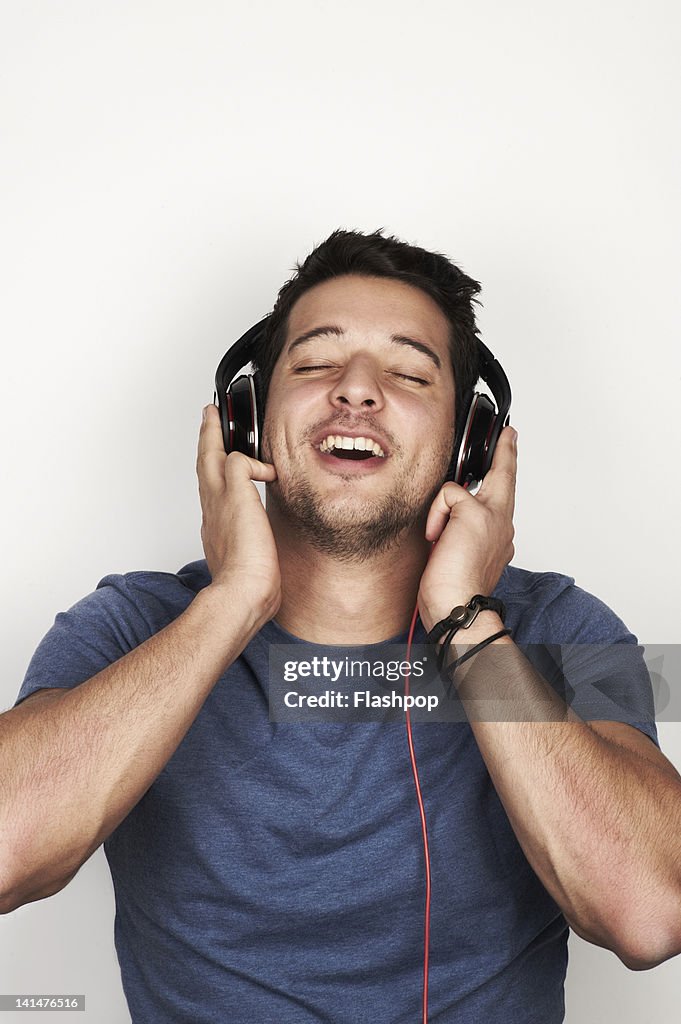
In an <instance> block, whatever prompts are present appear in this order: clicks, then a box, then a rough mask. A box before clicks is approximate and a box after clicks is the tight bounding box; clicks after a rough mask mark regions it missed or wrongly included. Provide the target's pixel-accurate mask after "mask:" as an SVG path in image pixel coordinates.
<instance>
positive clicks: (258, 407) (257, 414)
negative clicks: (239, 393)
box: [253, 370, 265, 459]
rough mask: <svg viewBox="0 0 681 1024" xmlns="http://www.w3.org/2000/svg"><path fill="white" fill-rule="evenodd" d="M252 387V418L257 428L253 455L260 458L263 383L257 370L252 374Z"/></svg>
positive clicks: (263, 413) (263, 399)
mask: <svg viewBox="0 0 681 1024" xmlns="http://www.w3.org/2000/svg"><path fill="white" fill-rule="evenodd" d="M253 388H254V391H255V409H254V420H255V423H256V424H257V428H258V432H257V444H256V452H255V455H254V456H253V457H254V458H256V459H260V458H261V454H262V427H263V423H264V422H265V385H264V384H263V379H262V376H261V374H260V371H259V370H256V371H255V373H254V374H253Z"/></svg>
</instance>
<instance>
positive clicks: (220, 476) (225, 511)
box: [196, 405, 281, 621]
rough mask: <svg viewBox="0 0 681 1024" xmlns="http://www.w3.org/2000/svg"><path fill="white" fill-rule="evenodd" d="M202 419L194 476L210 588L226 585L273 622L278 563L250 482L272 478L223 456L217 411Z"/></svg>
mask: <svg viewBox="0 0 681 1024" xmlns="http://www.w3.org/2000/svg"><path fill="white" fill-rule="evenodd" d="M204 413H205V416H204V420H203V423H202V424H201V430H200V432H199V446H198V454H197V458H196V472H197V475H198V478H199V497H200V499H201V509H202V511H203V520H202V524H201V542H202V544H203V550H204V552H205V554H206V561H207V563H208V569H209V571H210V574H211V577H212V583H213V584H214V585H216V586H221V585H223V584H226V585H227V587H228V588H229V590H230V592H231V593H236V594H238V595H239V600H240V601H246V602H248V603H250V605H251V607H253V608H254V610H255V611H256V613H257V614H259V615H260V614H262V615H264V614H266V615H267V618H272V617H273V616H274V615H276V613H277V611H278V609H279V605H280V604H281V575H280V572H279V558H278V555H277V546H276V543H275V540H274V535H273V533H272V528H271V526H270V521H269V519H268V518H267V512H266V511H265V508H264V506H263V504H262V501H261V500H260V495H259V494H258V491H257V489H256V487H255V484H254V483H253V481H255V480H258V481H261V482H271V481H273V480H276V477H277V472H276V470H275V468H274V466H272V465H270V464H269V463H266V462H259V461H258V460H257V459H251V458H249V456H248V455H244V454H242V453H241V452H230V454H229V455H227V453H226V452H225V445H224V441H223V438H222V426H221V424H220V413H219V411H218V408H217V406H215V405H208V406H206V408H205V410H204ZM265 621H267V620H265Z"/></svg>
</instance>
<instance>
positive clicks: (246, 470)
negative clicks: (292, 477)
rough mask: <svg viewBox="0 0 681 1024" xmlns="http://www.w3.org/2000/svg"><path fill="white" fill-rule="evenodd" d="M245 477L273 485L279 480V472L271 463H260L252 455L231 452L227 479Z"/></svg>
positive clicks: (227, 463)
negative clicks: (274, 481)
mask: <svg viewBox="0 0 681 1024" xmlns="http://www.w3.org/2000/svg"><path fill="white" fill-rule="evenodd" d="M235 476H238V477H245V478H246V479H247V480H258V481H260V482H261V483H271V481H272V480H276V479H277V471H276V469H275V468H274V466H273V465H272V464H271V463H269V462H260V460H259V459H252V458H251V457H250V455H244V453H243V452H230V454H229V455H228V456H227V461H226V464H225V479H226V480H228V482H229V478H230V477H231V478H234V477H235Z"/></svg>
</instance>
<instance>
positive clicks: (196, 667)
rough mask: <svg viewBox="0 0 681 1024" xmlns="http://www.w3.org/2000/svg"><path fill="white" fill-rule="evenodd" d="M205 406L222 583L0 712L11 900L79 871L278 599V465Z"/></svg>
mask: <svg viewBox="0 0 681 1024" xmlns="http://www.w3.org/2000/svg"><path fill="white" fill-rule="evenodd" d="M206 412H207V416H206V418H205V420H204V423H203V425H202V427H201V433H200V436H199V449H198V456H197V473H198V478H199V494H200V497H201V505H202V510H203V522H202V526H201V539H202V542H203V546H204V550H205V552H206V560H207V563H208V568H209V570H210V573H211V578H212V583H211V584H210V585H209V586H208V587H206V588H204V589H203V590H202V591H200V592H199V594H198V595H197V596H196V597H195V599H194V600H193V601H192V603H191V604H190V606H189V607H188V608H187V610H186V611H185V612H183V613H182V615H180V616H178V618H176V619H175V620H174V621H173V622H171V623H170V624H169V625H168V626H166V627H165V629H162V630H160V631H159V632H158V633H156V634H155V635H154V636H152V637H150V638H149V639H148V640H146V641H145V642H144V643H142V644H140V645H139V647H136V648H135V649H134V650H132V651H130V652H129V653H128V654H126V655H124V656H123V657H122V658H120V659H119V660H118V661H116V662H115V663H114V664H112V665H109V666H108V667H107V668H105V669H103V670H102V671H101V672H98V673H97V674H96V675H95V676H93V677H92V678H91V679H88V680H87V681H86V682H84V683H81V684H80V685H79V686H76V687H74V688H73V689H70V690H65V691H59V692H53V691H50V692H48V693H46V694H45V695H44V696H42V697H40V698H38V697H36V698H35V699H30V698H28V699H27V700H26V701H24V702H23V703H22V704H20V705H19V706H18V707H16V708H13V709H12V710H10V711H7V712H5V714H3V715H0V912H3V913H7V912H9V911H11V910H14V909H15V908H16V907H18V906H21V905H22V904H23V903H29V902H31V901H32V900H37V899H42V898H44V897H46V896H50V895H52V894H53V893H55V892H58V891H59V890H60V889H62V888H63V887H64V886H65V885H66V884H67V883H68V882H69V881H70V880H71V878H73V876H74V874H75V873H76V872H77V871H78V869H79V867H80V866H81V864H83V863H84V861H86V860H87V858H88V857H89V856H90V855H91V854H92V853H93V852H94V850H96V849H97V847H98V846H99V845H100V844H101V843H102V842H103V841H104V840H105V839H106V838H107V836H109V835H110V834H111V832H112V831H113V830H114V829H115V828H116V826H117V825H118V824H120V822H121V821H122V820H123V818H125V816H126V815H127V814H128V813H129V811H130V810H131V809H132V808H133V807H134V806H135V804H136V803H137V802H138V801H139V800H140V799H141V797H142V796H143V795H144V793H145V792H146V791H147V790H148V789H149V787H150V786H151V784H152V783H153V781H154V779H155V778H156V777H157V775H158V774H159V772H160V771H161V770H162V768H163V767H164V765H165V764H166V763H167V762H168V761H169V759H170V758H171V756H172V755H173V753H174V752H175V750H176V749H177V747H178V745H179V744H180V742H181V741H182V739H183V737H184V736H185V734H186V733H187V730H188V729H189V727H190V726H191V724H192V722H193V721H194V719H195V718H196V716H197V714H198V713H199V711H200V710H201V707H202V705H203V703H204V701H205V700H206V697H207V696H208V694H209V693H210V691H211V689H212V688H213V686H214V685H215V683H216V682H217V680H218V679H219V678H220V676H221V675H222V674H223V673H224V672H225V671H226V669H227V668H228V667H229V666H230V665H231V664H232V662H233V661H234V660H235V659H236V658H237V657H238V656H239V654H240V653H241V651H242V650H243V649H244V647H245V646H246V645H247V643H248V642H249V640H250V639H251V638H252V637H253V636H254V635H255V633H257V632H258V630H259V629H260V627H261V626H262V625H263V624H264V623H265V622H266V621H268V619H270V618H272V616H274V615H275V614H276V612H277V610H278V608H279V604H280V602H281V578H280V573H279V563H278V558H277V550H276V545H275V542H274V537H273V536H272V531H271V528H270V524H269V520H268V518H267V513H266V512H265V509H264V508H263V505H262V503H261V501H260V497H259V495H258V492H257V490H256V487H255V483H254V481H256V480H258V481H272V480H274V479H275V478H276V472H275V470H274V467H273V466H270V465H267V464H265V463H262V462H259V461H257V460H256V459H250V458H248V457H247V456H245V455H242V454H241V453H239V452H233V453H232V454H230V455H229V456H228V455H226V453H225V450H224V446H223V442H222V431H221V427H220V420H219V415H218V410H217V409H216V408H215V407H214V406H208V407H207V410H206Z"/></svg>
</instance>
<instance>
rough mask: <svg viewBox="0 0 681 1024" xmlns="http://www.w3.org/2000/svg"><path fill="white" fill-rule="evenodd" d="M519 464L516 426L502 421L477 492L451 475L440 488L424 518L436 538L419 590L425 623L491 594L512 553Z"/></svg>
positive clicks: (428, 533) (428, 536)
mask: <svg viewBox="0 0 681 1024" xmlns="http://www.w3.org/2000/svg"><path fill="white" fill-rule="evenodd" d="M516 470H517V452H516V444H515V431H514V429H513V427H504V429H503V430H502V431H501V434H500V435H499V441H498V443H497V446H496V448H495V451H494V457H493V459H492V465H491V467H490V469H489V471H488V472H487V474H486V475H485V477H484V479H483V481H482V484H481V486H480V489H479V491H478V493H477V494H476V495H475V496H473V495H472V494H469V493H468V491H466V490H465V489H464V488H463V487H461V486H460V485H459V484H455V483H453V482H451V481H450V482H447V483H446V484H443V486H442V487H441V488H440V491H439V492H438V494H437V496H436V498H435V500H434V501H433V504H432V505H431V507H430V511H429V513H428V519H427V521H426V539H427V540H429V541H433V542H435V541H437V544H436V546H435V547H434V548H433V550H432V551H431V553H430V558H429V559H428V564H427V565H426V568H425V570H424V573H423V576H422V577H421V583H420V586H419V594H418V604H419V614H420V616H421V621H422V622H423V624H424V626H425V627H426V629H428V630H430V629H432V628H433V626H434V625H435V623H437V622H439V621H440V620H441V619H444V618H445V617H446V616H447V615H449V613H450V611H451V610H452V608H453V607H455V606H456V605H458V604H467V603H468V601H470V599H471V597H473V595H474V594H485V595H487V596H489V595H490V594H491V593H492V591H493V590H494V588H495V587H496V585H497V583H498V582H499V578H500V576H501V574H502V572H503V571H504V567H505V566H506V565H508V563H509V562H510V561H511V559H512V558H513V555H514V554H515V549H514V547H513V537H514V529H513V511H514V508H515V484H516ZM483 614H484V613H483Z"/></svg>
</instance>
